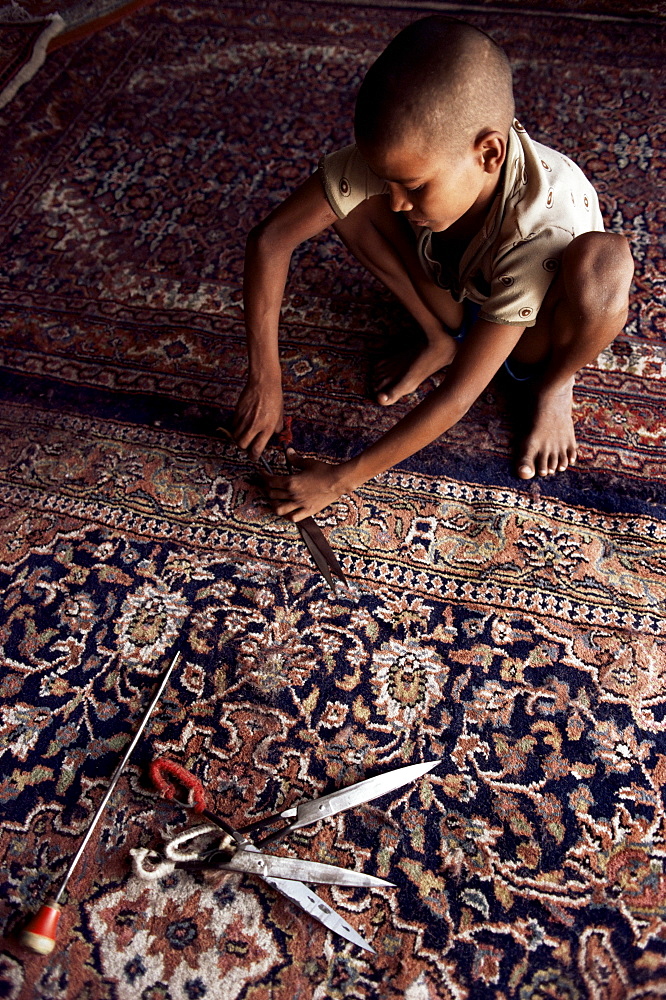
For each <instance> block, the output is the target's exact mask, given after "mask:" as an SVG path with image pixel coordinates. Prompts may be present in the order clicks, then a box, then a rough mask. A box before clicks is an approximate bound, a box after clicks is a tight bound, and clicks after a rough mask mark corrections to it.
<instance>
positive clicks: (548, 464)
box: [517, 379, 576, 479]
mask: <svg viewBox="0 0 666 1000" xmlns="http://www.w3.org/2000/svg"><path fill="white" fill-rule="evenodd" d="M573 385H574V380H573V379H571V380H570V381H569V382H568V383H567V384H566V385H565V386H563V387H562V386H559V387H558V388H557V389H550V390H540V391H539V392H537V393H536V397H535V402H534V411H533V417H532V429H531V431H530V432H529V434H528V435H527V437H526V438H525V440H524V441H523V445H522V448H521V449H520V450H519V452H518V462H517V469H518V475H519V477H520V478H521V479H532V478H533V476H534V475H538V476H552V475H553V474H554V473H555V472H564V470H565V469H567V468H568V467H569V466H570V465H574V464H575V461H576V435H575V432H574V425H573V418H572V416H571V408H572V405H573Z"/></svg>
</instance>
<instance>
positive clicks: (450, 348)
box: [373, 332, 458, 406]
mask: <svg viewBox="0 0 666 1000" xmlns="http://www.w3.org/2000/svg"><path fill="white" fill-rule="evenodd" d="M457 346H458V345H457V344H456V342H455V340H454V339H453V337H451V336H449V334H448V333H444V332H442V333H441V334H439V335H438V336H437V337H436V338H433V339H432V340H428V341H426V343H425V345H424V346H419V347H417V348H412V349H411V350H405V351H400V352H399V353H398V354H393V355H391V356H390V357H388V358H384V359H383V360H382V361H380V362H379V363H378V364H377V365H376V366H375V370H374V372H373V388H374V390H375V393H376V396H377V402H378V403H379V404H380V406H392V405H393V403H397V401H398V400H399V399H401V398H402V396H408V395H409V394H410V392H414V390H415V389H418V387H419V386H420V385H421V383H422V382H424V381H425V380H426V379H427V378H429V377H430V376H431V375H434V374H435V372H438V371H439V370H440V368H445V367H446V366H447V365H450V364H451V362H452V361H453V359H454V357H455V353H456V349H457Z"/></svg>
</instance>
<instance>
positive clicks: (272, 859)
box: [214, 850, 393, 889]
mask: <svg viewBox="0 0 666 1000" xmlns="http://www.w3.org/2000/svg"><path fill="white" fill-rule="evenodd" d="M214 867H215V868H221V869H222V870H223V871H231V872H245V873H246V874H248V875H261V877H262V878H265V877H266V876H273V877H275V878H284V879H295V880H296V881H298V882H321V883H322V884H323V883H327V884H329V885H346V886H350V887H352V888H362V889H370V888H373V887H378V886H387V885H388V886H392V885H393V883H392V882H387V881H385V879H383V878H376V877H375V876H374V875H364V874H363V873H362V872H353V871H348V870H347V869H346V868H338V867H337V865H324V864H322V863H321V862H319V861H302V860H301V859H300V858H280V857H276V856H275V855H273V854H262V853H261V852H258V851H257V852H255V851H247V850H238V851H236V853H235V854H234V856H233V857H232V858H231V859H230V860H229V861H224V862H222V863H217V862H216V863H215V864H214Z"/></svg>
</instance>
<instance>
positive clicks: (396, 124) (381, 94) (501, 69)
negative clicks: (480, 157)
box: [354, 15, 514, 152]
mask: <svg viewBox="0 0 666 1000" xmlns="http://www.w3.org/2000/svg"><path fill="white" fill-rule="evenodd" d="M513 114H514V102H513V89H512V83H511V67H510V65H509V60H508V59H507V57H506V55H505V53H504V52H503V51H502V49H501V48H500V47H499V45H497V44H496V43H495V42H494V41H493V40H492V39H491V38H490V37H489V36H488V35H486V34H485V33H484V32H483V31H479V30H478V29H477V28H473V27H472V26H471V25H470V24H465V23H464V22H463V21H456V20H454V19H453V18H449V17H443V16H440V15H434V16H432V17H424V18H422V19H421V20H419V21H415V22H414V23H413V24H410V25H408V27H406V28H404V29H403V30H402V31H401V32H400V34H399V35H397V36H396V37H395V38H394V39H393V41H392V42H391V43H390V44H389V45H388V47H387V48H386V49H385V50H384V52H383V53H382V54H381V55H380V57H379V58H378V59H377V61H376V62H375V63H373V65H372V66H371V67H370V69H369V70H368V73H367V75H366V77H365V79H364V80H363V83H362V84H361V88H360V90H359V93H358V97H357V100H356V112H355V116H354V131H355V133H356V139H357V142H359V143H361V144H362V145H364V146H366V148H367V147H371V148H386V147H387V146H389V145H393V144H395V143H398V142H400V141H401V140H402V139H404V138H405V136H406V135H407V134H408V133H410V132H411V133H414V132H416V133H417V134H420V136H422V137H423V138H424V139H425V140H426V141H427V142H428V143H433V142H434V143H437V144H438V145H439V146H440V147H441V146H442V145H444V147H445V148H446V149H450V150H452V151H454V152H461V151H463V150H464V149H466V148H468V147H469V146H470V145H472V144H473V143H474V142H475V140H476V138H477V137H478V136H479V135H481V134H483V133H484V132H489V131H498V132H501V134H502V135H503V136H504V137H505V138H506V136H507V135H508V133H509V128H510V126H511V123H512V121H513Z"/></svg>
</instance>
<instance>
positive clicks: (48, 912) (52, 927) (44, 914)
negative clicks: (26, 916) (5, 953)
mask: <svg viewBox="0 0 666 1000" xmlns="http://www.w3.org/2000/svg"><path fill="white" fill-rule="evenodd" d="M59 920H60V907H59V906H58V904H57V903H55V902H54V901H53V900H52V899H49V900H47V901H46V902H45V903H44V905H43V906H42V908H41V910H40V911H39V913H36V914H35V916H34V917H33V918H32V920H29V921H28V923H27V924H26V925H25V927H24V928H23V930H22V931H21V944H23V945H25V946H26V948H30V950H31V951H36V952H37V954H38V955H50V954H51V952H52V951H53V949H54V948H55V942H56V930H57V929H58V921H59Z"/></svg>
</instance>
